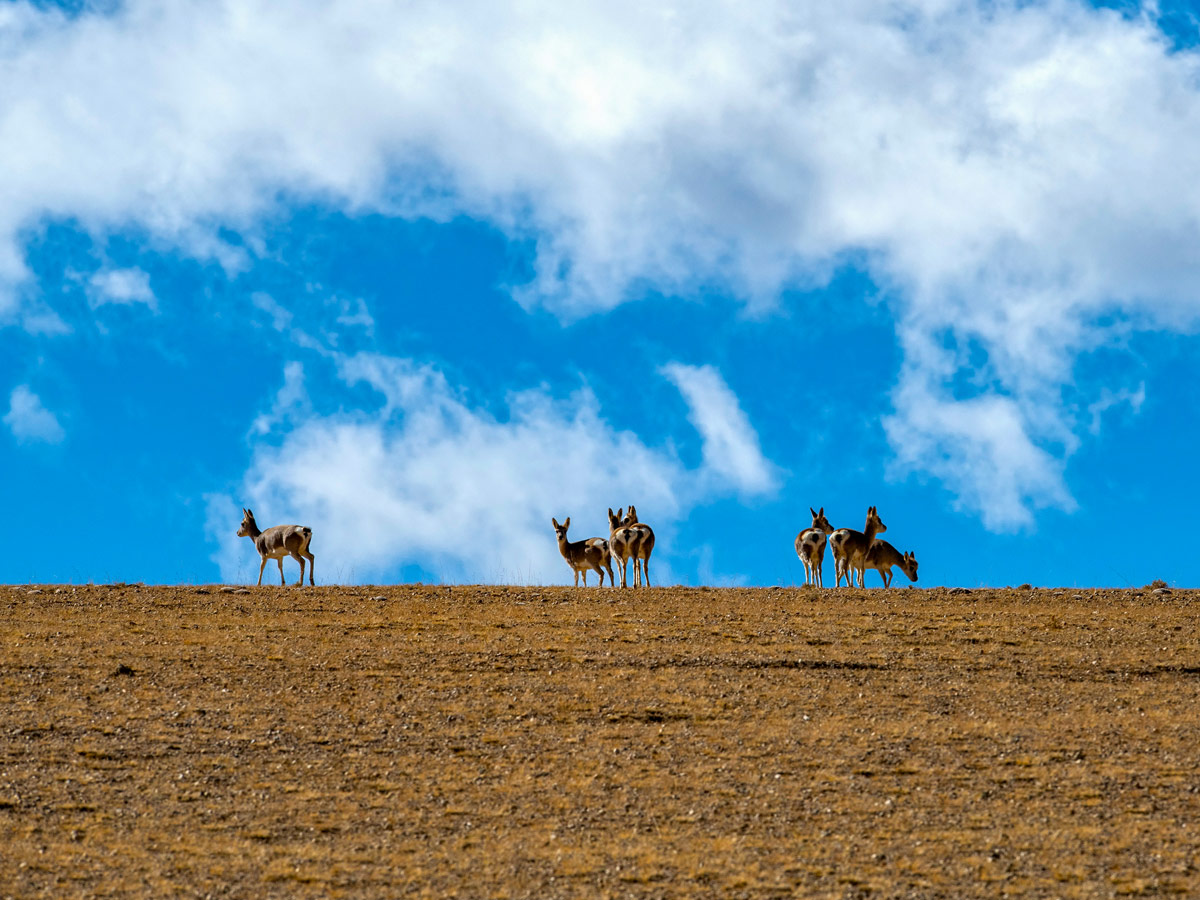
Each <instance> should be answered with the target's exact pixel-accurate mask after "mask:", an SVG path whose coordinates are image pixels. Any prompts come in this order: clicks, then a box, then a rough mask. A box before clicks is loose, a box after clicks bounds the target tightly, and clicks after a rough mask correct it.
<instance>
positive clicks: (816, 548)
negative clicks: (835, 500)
mask: <svg viewBox="0 0 1200 900" xmlns="http://www.w3.org/2000/svg"><path fill="white" fill-rule="evenodd" d="M808 511H809V512H810V513H812V527H811V528H805V529H804V530H803V531H801V532H800V533H799V534H798V535H796V555H797V556H798V557H800V562H802V563H804V583H805V584H811V585H814V586H815V587H825V579H824V577H823V576H822V574H821V564H822V563H823V562H824V561H825V543H826V537H825V536H826V535H827V534H833V526H832V525H830V524H829V520H828V519H827V518H825V507H823V506H822V507H821V508H820V509H819V510H817V509H813V508H812V507H811V506H810V507H809V508H808Z"/></svg>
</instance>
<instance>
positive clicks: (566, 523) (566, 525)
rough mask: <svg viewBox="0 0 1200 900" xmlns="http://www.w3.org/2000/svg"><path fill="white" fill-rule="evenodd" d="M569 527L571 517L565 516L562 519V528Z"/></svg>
mask: <svg viewBox="0 0 1200 900" xmlns="http://www.w3.org/2000/svg"><path fill="white" fill-rule="evenodd" d="M570 527H571V517H570V516H567V518H566V519H565V520H564V521H563V528H570Z"/></svg>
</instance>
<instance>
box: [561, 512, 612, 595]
mask: <svg viewBox="0 0 1200 900" xmlns="http://www.w3.org/2000/svg"><path fill="white" fill-rule="evenodd" d="M550 522H551V523H552V524H553V525H554V534H555V535H556V536H557V537H558V552H559V553H561V554H562V556H563V559H565V560H566V561H567V565H568V566H570V567H571V570H572V571H573V572H574V573H575V587H579V573H580V572H582V573H583V586H584V587H587V573H588V570H589V569H590V570H592V571H593V572H595V573H596V574H597V575H599V576H600V587H604V570H605V569H607V570H608V585H609V587H615V586H616V581H614V580H613V570H612V563H610V562H609V559H608V541H606V540H605V539H604V538H587V539H586V540H582V541H568V540H567V529H568V528H570V527H571V517H570V516H567V518H566V521H564V522H563V523H562V524H561V525H559V524H558V519H556V518H554V517H553V516H552V517H551V518H550Z"/></svg>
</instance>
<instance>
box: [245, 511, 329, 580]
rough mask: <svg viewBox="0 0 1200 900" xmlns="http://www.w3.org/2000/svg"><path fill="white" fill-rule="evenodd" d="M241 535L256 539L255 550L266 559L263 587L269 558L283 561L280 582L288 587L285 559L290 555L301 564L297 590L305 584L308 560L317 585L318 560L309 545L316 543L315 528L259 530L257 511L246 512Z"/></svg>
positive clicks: (290, 527)
mask: <svg viewBox="0 0 1200 900" xmlns="http://www.w3.org/2000/svg"><path fill="white" fill-rule="evenodd" d="M237 533H238V537H248V538H250V539H251V540H253V541H254V549H255V550H257V551H258V555H259V556H260V557H262V564H261V565H260V566H259V567H258V584H259V586H260V587H261V586H262V577H263V569H265V568H266V566H267V560H268V559H276V560H279V583H280V584H287V581H285V580H284V577H283V558H284V557H285V556H290V557H291V558H292V559H294V560H296V562H298V563H300V580H299V581H297V582H296V586H297V587H299V586H300V585H302V584H304V560H305V559H307V560H308V583H309V584H314V585H315V584H316V582H315V581H313V569H315V568H316V560H315V559H313V555H312V554H311V553H309V552H308V544H309V541H311V540H312V529H311V528H308V527H307V526H305V525H275V526H272V527H271V528H268V529H267V530H266V531H259V529H258V523H256V522H255V521H254V511H253V510H250V509H243V510H242V527H241V528H239V529H238V532H237Z"/></svg>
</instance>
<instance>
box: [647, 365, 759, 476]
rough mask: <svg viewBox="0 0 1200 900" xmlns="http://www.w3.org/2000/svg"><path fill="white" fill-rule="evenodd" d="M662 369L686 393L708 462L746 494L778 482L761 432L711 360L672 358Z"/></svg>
mask: <svg viewBox="0 0 1200 900" xmlns="http://www.w3.org/2000/svg"><path fill="white" fill-rule="evenodd" d="M660 371H661V372H662V374H663V375H665V376H666V377H667V378H668V379H670V381H671V383H672V384H674V385H675V387H676V388H678V389H679V392H680V393H681V394H683V399H684V400H685V401H686V402H687V405H688V420H689V421H690V422H691V423H692V425H694V426H695V428H696V430H697V431H698V432H700V437H701V439H702V441H703V445H702V452H703V454H704V465H705V467H706V468H707V469H708V470H709V471H710V472H711V473H712V475H714V476H715V477H717V478H720V479H721V480H723V481H726V482H728V483H729V484H732V485H735V486H736V487H737V488H738V490H739V491H742V492H743V493H746V494H763V493H767V492H769V491H773V490H775V489H776V487H777V486H778V478H777V474H776V471H775V467H774V466H773V465H772V464H771V463H770V462H769V461H768V460H767V459H766V458H765V457H764V456H763V455H762V449H761V447H760V446H759V442H758V434H757V433H755V431H754V426H753V425H751V424H750V419H749V418H748V417H747V416H746V413H745V412H744V411H743V410H742V407H741V404H740V403H739V402H738V398H737V395H736V394H734V392H733V391H732V390H730V389H729V385H727V384H726V383H725V379H723V378H722V377H721V373H720V372H718V371H717V370H716V369H714V368H713V367H712V366H687V365H684V364H683V363H677V362H676V363H668V364H667V365H665V366H663V367H662V368H661V369H660Z"/></svg>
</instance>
